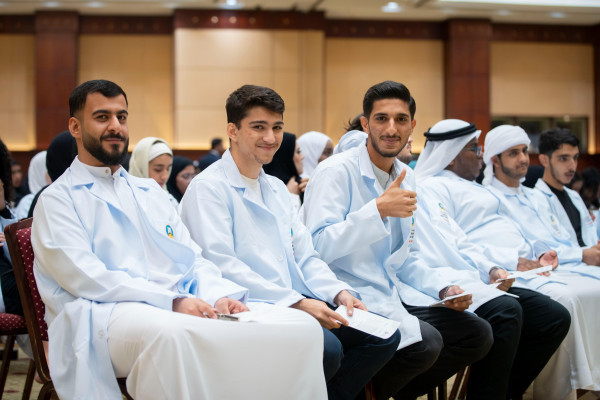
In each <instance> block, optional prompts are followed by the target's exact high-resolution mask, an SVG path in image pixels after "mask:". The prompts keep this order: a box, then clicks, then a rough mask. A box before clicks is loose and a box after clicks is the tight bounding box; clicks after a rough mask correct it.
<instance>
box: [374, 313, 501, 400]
mask: <svg viewBox="0 0 600 400" xmlns="http://www.w3.org/2000/svg"><path fill="white" fill-rule="evenodd" d="M404 307H405V308H406V310H407V311H408V312H409V313H411V314H412V315H414V316H416V317H417V318H419V320H420V321H419V322H420V327H421V335H422V337H423V340H422V341H420V342H418V343H414V344H412V345H410V346H407V347H405V348H403V349H400V350H398V351H397V352H396V354H395V355H394V357H393V358H392V359H391V360H390V361H389V362H388V363H387V364H386V365H385V367H383V368H382V369H381V370H380V371H379V372H378V373H377V374H376V375H375V377H374V378H373V384H374V388H375V398H377V399H388V398H389V397H392V396H393V397H394V399H396V400H399V399H414V398H416V397H418V396H420V395H423V394H425V393H427V392H428V391H429V390H430V389H431V388H434V387H435V386H437V385H438V384H440V383H442V382H443V381H445V380H446V379H448V378H449V377H451V376H452V375H454V374H455V373H456V372H457V371H458V370H460V369H461V368H464V367H465V366H467V365H469V364H472V363H474V362H476V361H477V360H479V359H481V358H483V357H484V356H485V355H486V354H487V352H488V350H489V349H490V347H491V346H492V341H493V339H492V329H491V327H490V325H489V323H487V322H486V321H484V320H483V319H481V318H479V317H478V316H476V315H474V314H471V313H467V312H459V311H454V310H451V309H449V308H445V307H415V306H409V305H406V304H405V305H404Z"/></svg>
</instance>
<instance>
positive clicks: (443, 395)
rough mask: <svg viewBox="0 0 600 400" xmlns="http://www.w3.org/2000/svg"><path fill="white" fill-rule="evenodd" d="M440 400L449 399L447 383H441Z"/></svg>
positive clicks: (439, 388) (438, 388) (438, 390)
mask: <svg viewBox="0 0 600 400" xmlns="http://www.w3.org/2000/svg"><path fill="white" fill-rule="evenodd" d="M437 392H438V400H446V399H447V398H448V397H447V395H448V392H447V386H446V381H444V382H442V383H440V384H439V385H438V387H437Z"/></svg>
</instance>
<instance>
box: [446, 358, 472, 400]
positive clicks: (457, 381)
mask: <svg viewBox="0 0 600 400" xmlns="http://www.w3.org/2000/svg"><path fill="white" fill-rule="evenodd" d="M467 368H469V367H468V366H467V367H465V368H463V369H461V370H460V371H458V372H457V373H456V376H455V377H454V383H453V384H452V389H450V395H449V396H448V400H456V396H457V395H458V391H459V389H460V384H461V383H462V381H463V376H464V375H465V372H466V370H467Z"/></svg>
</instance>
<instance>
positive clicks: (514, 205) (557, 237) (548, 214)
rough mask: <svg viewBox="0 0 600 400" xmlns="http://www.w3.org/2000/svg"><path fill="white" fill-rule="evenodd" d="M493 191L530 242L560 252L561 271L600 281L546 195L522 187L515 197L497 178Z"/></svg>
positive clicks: (596, 269) (507, 214)
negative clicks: (537, 242)
mask: <svg viewBox="0 0 600 400" xmlns="http://www.w3.org/2000/svg"><path fill="white" fill-rule="evenodd" d="M490 190H493V191H495V192H496V193H497V194H498V195H499V196H503V202H504V203H505V204H506V207H505V208H503V210H504V211H503V212H504V213H505V215H506V216H507V217H509V218H511V219H512V220H514V221H515V222H517V223H518V224H519V226H520V227H521V229H522V230H523V232H524V233H525V235H526V236H527V237H528V238H530V239H533V240H535V241H541V242H544V243H546V245H548V247H549V248H551V249H554V250H556V254H557V255H558V261H559V264H560V265H559V267H558V269H559V270H568V271H572V272H576V273H580V274H582V275H587V276H591V277H594V278H598V279H600V269H599V268H597V267H595V266H589V265H587V264H585V263H583V262H582V261H581V259H582V248H581V247H579V244H578V243H577V242H575V244H573V243H572V242H571V238H570V234H569V232H568V231H567V229H566V228H565V226H564V225H562V223H561V221H560V220H559V219H558V217H557V216H556V215H555V214H554V213H553V212H552V209H551V207H550V203H549V202H548V201H547V199H546V196H545V195H544V194H543V193H541V192H540V191H539V190H535V189H531V188H528V187H525V186H523V185H520V186H519V191H518V194H515V193H514V192H513V191H512V190H510V188H508V187H507V186H506V185H505V184H504V183H502V182H500V181H499V180H498V179H496V178H495V177H494V178H493V179H492V182H491V185H490Z"/></svg>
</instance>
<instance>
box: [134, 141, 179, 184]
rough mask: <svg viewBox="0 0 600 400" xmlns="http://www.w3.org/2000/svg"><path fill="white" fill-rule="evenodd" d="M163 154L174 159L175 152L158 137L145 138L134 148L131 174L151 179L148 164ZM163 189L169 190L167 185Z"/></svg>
mask: <svg viewBox="0 0 600 400" xmlns="http://www.w3.org/2000/svg"><path fill="white" fill-rule="evenodd" d="M163 154H169V155H170V156H171V157H173V151H172V150H171V148H170V147H169V145H168V144H167V142H166V141H164V140H163V139H160V138H157V137H146V138H143V139H142V140H140V141H139V142H138V143H137V144H136V145H135V147H134V148H133V152H132V153H131V159H130V160H129V173H130V174H131V175H133V176H137V177H140V178H149V177H150V176H149V174H148V164H149V163H150V161H152V160H154V159H155V158H156V157H158V156H161V155H163ZM163 189H164V190H167V187H166V184H165V186H163Z"/></svg>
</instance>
